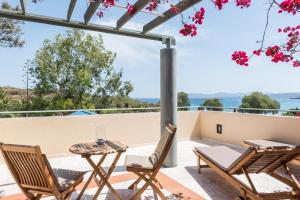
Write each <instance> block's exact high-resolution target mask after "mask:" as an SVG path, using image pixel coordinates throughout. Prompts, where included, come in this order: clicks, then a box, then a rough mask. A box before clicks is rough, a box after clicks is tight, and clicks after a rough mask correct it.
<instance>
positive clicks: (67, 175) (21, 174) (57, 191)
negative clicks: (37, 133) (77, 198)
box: [0, 144, 85, 200]
mask: <svg viewBox="0 0 300 200" xmlns="http://www.w3.org/2000/svg"><path fill="white" fill-rule="evenodd" d="M0 150H1V152H2V155H3V157H4V160H5V162H6V164H7V166H8V169H9V170H10V172H11V174H12V176H13V177H14V179H15V181H16V183H17V184H18V186H19V188H20V189H21V191H22V192H23V193H24V195H25V196H26V197H27V198H28V199H30V200H38V199H40V198H41V197H42V195H53V196H55V197H56V198H57V199H58V200H62V199H69V198H70V196H71V194H72V192H73V191H74V190H75V187H76V186H77V185H78V184H80V183H81V182H82V181H83V176H84V174H85V172H79V171H72V170H65V169H52V168H51V166H50V164H49V162H48V159H47V157H46V155H44V154H42V152H41V149H40V147H39V146H23V145H12V144H0Z"/></svg>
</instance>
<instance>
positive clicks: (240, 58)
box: [232, 51, 249, 67]
mask: <svg viewBox="0 0 300 200" xmlns="http://www.w3.org/2000/svg"><path fill="white" fill-rule="evenodd" d="M232 60H233V61H235V62H236V64H238V65H241V66H246V67H247V66H248V61H249V57H248V55H247V53H246V52H245V51H235V52H234V53H233V54H232Z"/></svg>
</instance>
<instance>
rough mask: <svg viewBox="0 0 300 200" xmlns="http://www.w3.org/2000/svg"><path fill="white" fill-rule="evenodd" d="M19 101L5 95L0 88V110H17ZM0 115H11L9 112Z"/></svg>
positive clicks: (19, 105)
mask: <svg viewBox="0 0 300 200" xmlns="http://www.w3.org/2000/svg"><path fill="white" fill-rule="evenodd" d="M21 106H22V105H21V102H20V101H18V100H14V99H11V98H9V97H7V95H6V93H5V92H4V91H3V89H2V88H0V111H18V110H20V109H21ZM0 117H1V118H2V117H13V115H11V114H0Z"/></svg>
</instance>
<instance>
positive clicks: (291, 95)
mask: <svg viewBox="0 0 300 200" xmlns="http://www.w3.org/2000/svg"><path fill="white" fill-rule="evenodd" d="M248 94H250V93H242V92H237V93H226V92H218V93H213V94H203V93H191V94H189V97H190V98H191V99H196V98H197V99H207V98H242V97H244V96H245V95H248ZM266 94H267V95H269V96H271V97H273V98H300V92H294V93H266Z"/></svg>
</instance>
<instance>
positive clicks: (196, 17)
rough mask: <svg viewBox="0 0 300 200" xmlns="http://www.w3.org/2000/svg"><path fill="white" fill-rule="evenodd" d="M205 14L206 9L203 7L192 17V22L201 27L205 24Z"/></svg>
mask: <svg viewBox="0 0 300 200" xmlns="http://www.w3.org/2000/svg"><path fill="white" fill-rule="evenodd" d="M204 14H205V9H204V8H203V7H202V8H200V10H198V11H197V12H196V13H195V15H194V16H193V17H192V21H193V22H195V24H199V25H201V24H202V23H203V20H204Z"/></svg>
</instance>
